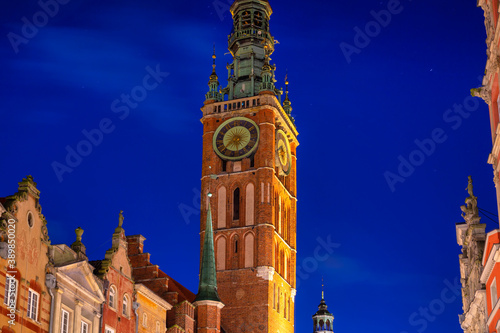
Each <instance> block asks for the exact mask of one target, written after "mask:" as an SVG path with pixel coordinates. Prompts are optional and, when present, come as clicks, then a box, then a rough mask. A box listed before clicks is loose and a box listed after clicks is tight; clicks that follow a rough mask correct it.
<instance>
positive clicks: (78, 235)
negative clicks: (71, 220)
mask: <svg viewBox="0 0 500 333" xmlns="http://www.w3.org/2000/svg"><path fill="white" fill-rule="evenodd" d="M75 234H76V241H77V242H78V243H81V242H82V235H83V229H82V228H80V227H78V228H77V229H76V230H75Z"/></svg>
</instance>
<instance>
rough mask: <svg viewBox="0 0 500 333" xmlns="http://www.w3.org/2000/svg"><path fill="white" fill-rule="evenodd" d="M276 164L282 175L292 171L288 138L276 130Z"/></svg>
mask: <svg viewBox="0 0 500 333" xmlns="http://www.w3.org/2000/svg"><path fill="white" fill-rule="evenodd" d="M276 162H277V164H278V166H279V167H280V171H281V172H282V173H283V174H284V175H289V174H290V171H292V154H291V151H290V143H289V142H288V138H287V137H286V134H285V132H283V131H282V130H278V132H277V133H276Z"/></svg>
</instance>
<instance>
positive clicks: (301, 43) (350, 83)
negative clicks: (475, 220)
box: [0, 0, 498, 333]
mask: <svg viewBox="0 0 500 333" xmlns="http://www.w3.org/2000/svg"><path fill="white" fill-rule="evenodd" d="M60 1H61V2H64V1H63V0H60ZM65 1H66V2H67V3H66V4H64V5H60V6H59V7H60V8H59V9H58V11H57V13H55V12H54V15H53V17H50V18H49V19H48V22H43V15H42V16H40V14H39V13H40V11H41V7H40V5H39V4H38V3H37V1H27V0H18V1H8V2H5V3H3V4H2V10H1V12H0V57H1V59H2V61H1V65H0V66H1V69H0V124H1V130H0V136H1V138H2V141H1V142H2V146H1V148H0V152H1V154H0V156H1V159H0V175H1V177H0V179H2V180H1V182H0V185H1V186H0V196H7V195H10V194H12V193H14V192H15V191H16V190H17V182H19V181H21V179H22V178H23V177H25V176H26V175H28V174H31V175H33V176H34V178H35V181H36V182H38V188H39V189H40V190H41V204H42V207H43V213H44V215H45V216H46V218H47V220H48V229H49V236H50V238H51V240H52V243H53V244H60V243H66V244H71V243H72V242H73V241H74V238H75V234H74V229H76V228H77V227H82V228H83V229H84V230H85V234H84V235H83V241H84V243H85V245H86V246H87V251H88V255H89V257H90V258H91V259H101V258H102V257H103V256H104V252H105V251H106V250H107V249H108V248H109V247H110V246H111V241H110V240H111V235H112V233H113V230H114V228H115V227H116V225H117V223H118V212H119V210H120V209H123V210H124V215H125V223H124V228H125V231H126V233H127V234H128V235H132V234H139V233H140V234H143V235H144V236H145V237H146V238H147V241H146V246H145V250H146V251H148V252H150V253H151V254H152V261H153V262H154V263H156V264H158V265H160V268H161V269H163V270H164V271H165V272H167V273H168V274H170V275H171V276H172V277H173V278H175V279H177V280H178V281H180V282H181V283H183V284H184V285H186V286H187V287H188V288H190V289H191V290H192V291H194V292H196V290H197V283H198V269H199V267H198V260H199V213H198V212H197V211H198V209H199V204H198V202H199V189H200V176H201V148H202V145H201V144H202V136H201V135H202V125H201V123H200V122H199V119H200V118H201V116H202V114H201V111H200V107H201V106H202V104H203V101H204V94H205V93H206V91H207V90H208V86H207V82H208V77H209V75H210V72H211V53H212V45H213V43H215V44H216V50H217V55H218V58H217V72H218V74H219V78H220V81H221V82H222V84H223V85H224V86H225V85H226V80H225V78H226V77H227V70H226V69H225V65H226V63H227V62H230V56H229V55H228V54H225V53H226V52H227V35H228V34H229V33H230V30H231V25H232V20H231V17H230V14H229V11H228V7H229V6H228V5H227V3H228V2H229V0H217V1H215V5H214V2H213V0H206V1H201V0H194V1H158V0H141V1H130V0H120V1H112V0H105V1H103V0H99V1H97V0H86V1H83V0H65ZM394 5H395V0H391V1H389V2H387V1H382V2H381V1H370V0H351V1H320V0H310V1H297V0H287V1H284V0H271V6H272V7H273V10H274V14H273V15H272V17H271V22H270V24H271V32H272V34H273V35H274V36H275V38H276V39H277V40H278V41H279V44H278V45H277V46H276V52H275V53H274V55H273V56H272V58H273V62H274V63H276V65H277V73H276V74H277V80H278V82H277V86H278V87H283V86H284V77H285V73H286V70H288V78H289V80H290V98H291V101H292V107H293V108H294V111H293V116H294V117H295V119H296V124H297V128H298V131H299V133H300V135H299V141H300V143H301V145H300V146H299V148H298V153H297V154H298V166H297V168H298V198H299V203H298V233H297V241H298V245H297V247H298V257H297V263H298V269H299V272H300V274H299V275H298V277H297V279H298V281H299V287H298V294H297V297H296V310H295V318H296V331H297V332H310V331H311V329H312V320H311V315H312V314H313V313H314V312H315V311H316V309H317V308H316V307H317V305H318V304H319V301H320V297H321V277H322V276H324V279H325V297H326V301H327V304H328V305H329V310H331V312H332V313H333V314H334V315H335V322H334V330H335V332H336V333H345V332H363V331H368V330H369V331H371V332H384V333H387V332H392V333H401V332H407V333H414V332H419V333H422V332H428V333H434V332H436V333H437V332H460V331H461V330H460V327H459V323H458V314H459V313H461V306H462V303H461V299H460V297H456V296H455V295H454V294H453V292H448V293H446V291H445V288H449V287H448V285H449V284H451V285H454V282H455V281H456V280H457V279H458V278H459V264H458V254H459V253H460V250H459V247H458V246H457V245H456V236H455V223H456V222H461V221H463V220H462V218H461V217H460V213H461V211H460V205H462V204H463V203H464V199H465V197H466V196H467V192H466V191H465V188H466V186H467V176H468V175H472V176H473V179H474V185H475V193H476V195H477V196H478V198H479V199H478V202H479V207H480V208H482V209H484V210H486V211H490V212H493V213H495V214H496V212H497V209H496V201H495V194H494V186H493V181H492V179H493V174H492V169H491V166H490V165H488V164H487V162H486V161H487V157H488V154H489V152H490V150H491V134H490V126H489V117H488V110H487V106H486V104H485V103H484V102H483V101H482V100H480V99H477V98H471V97H470V89H471V88H475V87H478V86H480V85H481V81H480V76H481V75H482V73H483V72H484V66H485V62H486V44H485V38H486V36H485V29H484V23H483V12H482V10H481V9H480V8H476V1H475V0H467V1H464V0H462V1H456V0H439V1H432V0H414V1H411V0H402V1H401V3H400V4H399V6H396V7H391V6H394ZM388 6H389V7H390V9H391V10H393V14H391V15H390V22H389V17H387V16H385V17H384V19H385V22H383V23H384V26H383V27H381V26H380V25H379V24H374V23H373V22H375V21H374V16H373V15H372V14H371V11H374V12H377V13H378V12H380V11H381V10H386V9H387V8H388ZM52 9H54V8H52ZM34 17H35V19H38V20H39V21H38V23H39V25H41V26H42V27H40V28H37V31H33V30H29V29H28V28H27V27H26V26H25V27H24V31H23V25H25V23H24V21H23V18H26V19H27V20H28V21H29V22H33V18H34ZM40 20H42V21H40ZM367 24H368V25H367ZM365 28H368V29H372V30H369V31H368V32H369V35H371V37H370V36H368V37H367V38H368V39H367V38H365V39H364V40H362V38H358V39H356V42H357V49H356V52H354V53H351V54H350V56H349V57H348V58H349V59H347V58H346V57H345V55H344V54H343V52H342V49H341V47H340V45H341V43H345V44H342V45H343V46H344V47H345V46H346V45H347V44H349V45H354V46H355V36H356V34H357V33H358V32H357V31H360V30H361V31H364V30H365ZM23 33H24V37H23ZM14 34H16V35H18V37H16V38H17V39H15V41H14V42H12V40H14V39H13V38H14V37H12V36H14ZM8 36H10V39H11V40H9V37H8ZM20 38H25V39H20ZM12 43H14V44H16V43H17V44H16V46H15V47H13V45H12ZM16 49H17V50H16ZM350 50H352V47H351V49H350ZM16 51H17V52H16ZM347 60H349V61H347ZM148 66H149V67H150V68H151V69H150V70H148V69H146V68H147V67H148ZM157 68H158V69H159V71H161V72H168V76H167V74H162V76H163V77H159V80H160V81H162V82H161V83H159V85H158V86H157V87H156V88H155V89H152V90H150V91H148V92H147V96H145V98H144V100H143V101H141V102H140V103H137V105H135V104H134V105H133V107H129V112H128V113H124V112H118V113H116V112H113V110H115V111H116V108H115V109H113V107H112V105H113V103H115V104H114V105H115V107H116V106H123V105H125V104H123V103H122V102H120V99H121V95H122V94H130V93H131V91H132V90H133V89H134V88H136V87H137V86H141V85H142V84H143V78H144V76H145V75H147V74H148V71H151V70H156V69H157ZM136 90H137V89H136ZM117 99H118V101H119V103H120V104H116V103H117V102H114V101H115V100H117ZM460 110H462V111H460ZM455 111H456V112H455ZM100 124H101V125H102V124H104V127H105V128H106V129H108V132H110V133H106V134H103V137H102V139H101V138H97V139H96V140H97V141H96V143H97V145H93V146H92V147H91V150H92V151H91V152H90V153H89V154H88V156H84V157H82V158H81V160H75V159H73V160H72V161H71V162H72V166H71V172H65V173H63V174H62V175H60V178H61V179H58V176H57V175H56V173H55V172H54V169H53V165H54V162H57V163H60V164H61V165H62V164H66V161H65V160H66V156H67V154H68V152H67V149H68V147H69V149H77V147H78V146H80V148H82V147H83V148H82V149H85V148H89V147H88V146H85V147H84V146H82V145H84V144H82V143H81V142H82V141H83V140H85V139H86V138H85V134H83V132H84V131H89V132H91V131H92V130H93V129H96V128H98V127H99V126H100ZM432 138H434V140H435V141H437V142H438V143H433V144H432V145H431V144H429V140H431V139H432ZM416 140H417V141H418V142H420V143H421V144H420V145H422V144H425V149H424V150H427V151H426V152H427V154H424V153H425V152H424V153H422V152H419V151H421V150H422V148H419V146H418V144H417V143H416ZM410 157H411V158H412V160H413V162H415V163H416V164H418V166H416V167H411V168H408V166H406V169H405V168H404V167H401V170H400V171H401V174H400V175H398V167H399V165H400V163H402V162H401V160H402V159H404V160H409V159H410ZM66 170H69V169H66ZM387 172H390V173H392V174H393V176H394V175H398V176H397V177H400V178H392V179H393V186H392V188H391V186H390V185H389V183H388V182H387V181H386V177H385V176H384V175H387ZM395 179H397V180H395ZM402 181H404V182H402ZM181 212H184V215H183V214H182V213H181ZM193 212H196V213H193ZM190 214H191V215H190ZM483 222H485V223H487V224H488V231H489V230H492V229H494V228H497V227H498V224H497V223H495V222H493V221H491V220H488V219H487V218H486V217H484V218H483ZM325 243H330V245H328V246H326V247H327V249H328V250H329V252H328V255H324V253H325V251H323V250H322V251H321V254H322V255H321V256H318V255H316V256H315V253H316V254H317V253H318V250H317V249H318V247H321V246H322V245H321V244H325ZM323 246H324V245H323ZM443 291H445V294H446V295H447V296H446V297H445V298H446V300H447V301H448V303H446V304H445V302H443V301H442V300H443V296H442V295H443ZM455 291H456V290H455ZM457 293H458V291H457ZM443 304H444V306H443V307H441V305H443ZM429 306H430V307H431V310H429V314H428V315H425V314H423V313H424V312H425V311H426V310H425V309H424V308H428V307H429Z"/></svg>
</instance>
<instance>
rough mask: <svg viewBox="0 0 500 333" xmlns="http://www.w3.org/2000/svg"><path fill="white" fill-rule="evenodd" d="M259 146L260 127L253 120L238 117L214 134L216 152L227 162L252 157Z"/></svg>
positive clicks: (220, 127)
mask: <svg viewBox="0 0 500 333" xmlns="http://www.w3.org/2000/svg"><path fill="white" fill-rule="evenodd" d="M258 144H259V127H258V126H257V124H256V123H255V122H253V121H252V120H250V119H248V118H245V117H236V118H231V119H229V120H226V121H225V122H223V123H222V125H220V126H219V128H217V130H216V131H215V134H214V139H213V147H214V151H215V152H216V153H217V155H219V156H220V157H221V158H223V159H225V160H231V161H235V160H241V159H243V158H245V157H248V156H250V155H251V154H252V153H253V152H254V151H255V149H257V145H258Z"/></svg>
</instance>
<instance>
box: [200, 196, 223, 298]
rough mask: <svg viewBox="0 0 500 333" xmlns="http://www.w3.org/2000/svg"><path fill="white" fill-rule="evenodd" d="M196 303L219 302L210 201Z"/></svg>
mask: <svg viewBox="0 0 500 333" xmlns="http://www.w3.org/2000/svg"><path fill="white" fill-rule="evenodd" d="M208 196H209V197H211V196H212V194H211V193H209V194H208ZM197 301H216V302H220V301H221V300H220V298H219V295H218V294H217V278H216V270H215V249H214V234H213V229H212V212H211V207H210V201H209V203H208V212H207V225H206V227H205V239H204V242H203V254H202V258H201V267H200V285H199V287H198V294H197V295H196V299H195V302H197Z"/></svg>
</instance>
